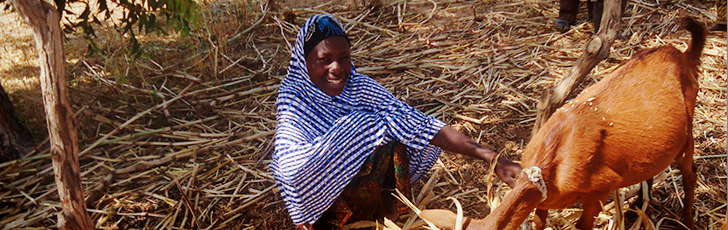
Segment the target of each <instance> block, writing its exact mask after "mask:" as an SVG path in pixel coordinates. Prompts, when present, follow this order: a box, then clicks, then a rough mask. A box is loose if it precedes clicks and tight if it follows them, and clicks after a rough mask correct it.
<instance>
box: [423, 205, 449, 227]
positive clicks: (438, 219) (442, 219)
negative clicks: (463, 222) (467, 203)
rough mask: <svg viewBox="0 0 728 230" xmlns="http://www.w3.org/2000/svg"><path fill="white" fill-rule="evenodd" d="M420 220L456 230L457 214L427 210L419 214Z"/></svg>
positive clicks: (441, 210) (439, 210) (442, 210)
mask: <svg viewBox="0 0 728 230" xmlns="http://www.w3.org/2000/svg"><path fill="white" fill-rule="evenodd" d="M419 216H420V218H422V219H424V220H426V221H430V222H432V223H433V224H435V225H437V226H438V227H441V228H446V229H455V220H456V218H457V214H455V213H454V212H452V211H450V210H445V209H426V210H422V212H420V214H419Z"/></svg>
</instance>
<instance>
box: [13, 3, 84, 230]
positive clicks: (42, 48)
mask: <svg viewBox="0 0 728 230" xmlns="http://www.w3.org/2000/svg"><path fill="white" fill-rule="evenodd" d="M10 2H11V3H12V4H13V7H14V8H15V9H16V10H17V11H18V13H20V15H21V16H22V17H23V18H24V19H25V21H26V23H28V24H29V25H30V27H32V28H33V36H34V38H35V44H36V48H37V49H38V54H39V56H40V59H39V60H40V70H41V71H40V72H41V73H40V87H41V90H42V92H43V104H44V107H45V111H46V122H47V123H48V133H49V138H50V143H51V149H50V151H51V157H52V158H53V172H54V173H55V178H56V186H57V187H58V194H59V196H60V199H61V206H62V207H63V210H62V211H61V213H59V214H58V228H59V229H74V230H75V229H92V228H93V225H92V224H91V218H89V215H88V213H87V212H86V204H85V203H84V201H83V187H81V176H80V169H79V163H78V136H76V124H75V121H74V119H73V112H72V111H71V102H70V98H69V96H68V91H67V88H66V87H67V86H66V66H65V65H66V63H65V57H64V53H63V37H61V24H60V21H61V14H60V13H59V12H58V10H57V9H56V8H55V7H53V6H52V5H50V4H49V3H47V2H44V1H42V0H11V1H10Z"/></svg>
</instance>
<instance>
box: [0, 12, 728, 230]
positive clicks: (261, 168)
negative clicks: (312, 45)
mask: <svg viewBox="0 0 728 230" xmlns="http://www.w3.org/2000/svg"><path fill="white" fill-rule="evenodd" d="M288 2H290V3H289V4H288V7H286V2H283V3H280V2H279V3H278V4H266V2H263V3H260V2H255V1H245V2H237V1H235V2H227V1H211V2H205V3H202V9H203V11H202V14H203V18H204V20H202V21H201V26H200V27H199V28H198V29H196V30H195V31H194V33H193V35H192V36H190V37H186V38H180V37H179V36H174V35H173V36H168V37H163V36H156V35H149V36H146V37H144V38H142V41H143V42H144V45H145V47H146V48H147V49H148V50H149V53H150V56H149V58H145V59H137V60H134V59H131V58H130V57H128V55H127V52H128V51H127V50H126V49H125V44H124V43H123V40H121V39H120V38H119V35H118V34H115V33H114V32H113V31H109V32H106V33H101V34H102V37H101V38H99V40H98V41H100V42H99V43H100V44H101V45H103V46H106V47H108V49H106V50H105V52H103V53H101V54H96V55H93V56H83V55H82V54H83V53H84V52H85V49H83V48H82V47H85V46H84V45H83V44H84V43H83V41H78V39H72V40H71V41H69V42H68V43H67V46H66V50H67V52H68V55H67V56H68V62H69V63H68V70H69V73H68V74H69V79H70V85H69V87H70V88H71V93H72V97H73V98H74V101H75V105H74V108H75V109H76V111H77V119H78V121H79V124H80V126H79V129H80V134H79V135H80V137H79V138H80V141H81V146H82V150H83V152H82V156H81V169H82V179H83V180H84V186H85V188H86V194H87V195H88V196H89V197H91V198H89V199H91V200H90V201H89V202H88V203H89V204H90V205H89V206H88V209H89V211H90V213H91V215H92V219H93V220H94V221H95V222H96V224H97V225H96V226H97V227H98V228H102V229H129V228H134V229H142V228H144V229H158V228H180V229H202V228H205V229H288V228H290V227H291V224H292V223H291V221H290V220H289V218H288V216H287V212H286V211H285V207H284V205H283V203H282V201H281V200H280V196H279V195H278V193H277V190H276V188H275V183H274V181H273V179H272V176H271V173H270V170H269V169H268V163H269V162H270V153H271V148H272V135H273V132H274V130H275V125H276V122H275V114H274V111H275V98H276V95H277V94H276V89H277V87H278V85H279V84H280V82H281V80H282V79H283V78H284V77H285V74H286V69H287V67H288V60H289V58H290V47H291V46H292V44H293V41H294V40H295V36H296V32H297V31H298V28H299V27H300V25H301V24H302V23H303V22H304V20H305V19H306V18H308V17H309V16H311V15H312V14H315V13H320V12H329V13H331V14H334V15H336V16H337V17H339V18H340V19H342V21H343V22H344V24H345V25H346V26H347V28H348V29H349V32H350V35H351V38H352V42H353V55H354V60H355V65H356V66H357V67H358V71H359V72H362V73H365V74H368V75H370V76H372V77H373V78H375V79H376V80H378V81H379V82H380V83H382V84H383V85H384V86H385V87H387V88H388V89H389V90H391V91H392V92H393V93H394V95H397V96H398V97H399V98H400V99H402V100H404V101H406V102H408V103H410V104H411V105H413V106H415V107H417V108H418V109H420V110H421V111H424V112H426V113H428V114H430V115H432V116H435V117H437V118H439V119H441V120H443V121H445V122H446V123H448V124H451V125H452V126H454V127H455V128H456V129H458V130H460V131H461V132H463V133H465V134H466V135H469V136H471V137H472V138H474V139H477V140H478V141H479V142H480V143H483V144H486V145H490V146H492V147H494V148H495V149H497V150H499V152H500V153H501V154H503V155H505V156H507V157H508V158H510V159H513V160H518V159H519V156H520V153H521V151H522V150H523V148H524V146H525V144H526V143H527V141H528V137H529V134H530V129H531V128H532V122H533V119H534V117H535V104H536V100H537V98H539V97H540V92H541V90H542V89H544V88H546V87H549V86H551V85H552V84H553V83H554V82H555V81H557V80H559V79H560V78H561V77H563V76H564V75H566V73H567V72H568V70H569V68H570V67H571V65H572V63H573V61H574V60H576V58H577V57H578V56H579V55H581V53H582V50H583V47H584V43H585V42H586V41H588V40H589V38H590V36H591V35H592V32H591V30H592V26H591V24H590V23H582V24H577V25H576V26H574V27H573V29H572V30H570V31H568V32H566V33H563V34H562V33H558V32H554V31H552V30H551V29H550V27H551V25H553V23H554V22H555V19H556V16H557V14H558V2H557V1H523V0H511V1H482V2H477V3H474V2H464V1H447V0H437V1H424V0H415V1H383V2H379V1H365V3H366V4H364V3H362V2H359V1H332V2H326V3H323V4H320V5H319V3H317V2H316V1H288ZM357 2H358V5H357V4H355V3H357ZM583 11H585V10H583ZM682 13H687V14H690V15H693V16H695V17H697V18H698V19H699V20H701V21H704V22H708V23H710V22H712V21H714V16H713V15H715V8H714V7H713V2H705V3H700V2H692V1H690V2H686V1H667V2H666V1H659V3H658V2H657V1H641V0H633V1H631V2H630V5H629V6H628V8H627V14H626V18H625V19H624V21H623V22H625V24H626V25H624V26H623V28H627V29H625V30H624V35H625V36H627V37H628V38H629V39H628V40H623V41H616V42H615V44H614V46H613V47H612V54H611V56H610V58H608V59H607V60H606V61H603V62H602V63H601V64H599V65H598V66H597V67H596V68H595V70H594V71H593V72H592V73H593V74H592V75H591V78H590V79H591V80H590V82H587V83H585V85H586V84H590V83H592V82H595V81H597V80H598V79H599V78H600V77H601V76H604V75H605V74H606V73H608V72H609V71H610V70H611V69H613V68H615V67H616V65H617V64H619V63H620V62H622V61H624V60H627V59H629V57H631V55H633V54H634V52H635V51H637V50H640V49H644V48H647V47H654V46H658V45H664V44H670V45H674V46H676V47H678V48H680V49H685V48H686V42H687V41H689V35H688V34H687V33H686V32H684V31H680V30H678V29H677V28H676V27H675V26H674V23H672V22H673V19H675V18H677V17H678V16H679V15H680V14H682ZM3 17H10V18H11V20H10V21H5V20H3V21H2V22H3V23H4V24H3V25H4V28H5V27H6V26H8V25H10V26H14V27H8V28H10V29H9V32H6V33H8V34H7V36H2V38H1V39H3V41H2V42H4V43H5V44H9V46H6V48H5V49H4V50H0V52H2V53H0V54H2V56H3V59H0V60H2V62H0V71H2V73H4V78H3V82H2V84H3V86H4V87H5V89H6V90H7V91H8V93H9V94H10V95H11V97H12V98H13V102H14V103H15V105H16V106H17V107H18V108H19V114H21V116H23V117H24V119H25V121H26V122H27V123H28V124H29V126H31V128H32V129H33V131H34V133H35V134H36V136H38V137H39V138H38V139H39V141H41V140H42V139H43V138H44V136H45V135H46V134H44V132H45V131H44V130H45V122H44V117H43V114H42V108H41V106H42V104H40V103H41V100H40V98H39V97H40V93H39V92H38V86H37V80H35V79H36V78H35V75H37V74H38V70H37V64H36V62H37V61H36V60H37V58H36V57H35V52H34V51H33V47H32V38H31V37H30V34H29V33H25V32H23V31H24V30H23V29H22V28H23V27H22V26H20V25H18V24H12V23H14V22H12V17H15V16H14V15H12V14H7V13H6V14H5V15H3ZM584 17H585V13H584V14H580V19H582V21H583V18H584ZM253 25H254V26H253ZM251 26H252V27H251ZM29 41H30V43H29ZM6 57H7V58H6ZM702 70H703V76H702V78H701V79H700V84H701V91H700V94H699V98H698V107H697V108H696V116H695V122H694V126H695V129H694V135H695V137H696V147H697V148H696V163H697V164H698V173H699V179H698V189H697V196H696V204H695V208H696V211H697V215H696V216H697V218H698V220H697V229H718V228H719V227H721V226H720V224H719V223H720V220H721V219H725V213H726V205H725V204H726V173H725V172H726V130H725V125H726V72H725V70H726V34H725V33H712V34H711V35H710V36H709V37H708V44H707V46H706V49H705V52H704V56H703V67H702ZM13 82H15V83H13ZM41 146H42V145H41ZM441 160H442V162H443V164H439V165H437V166H435V169H434V170H433V171H432V173H431V174H430V175H428V177H427V178H424V179H423V180H421V181H419V182H418V183H417V184H416V185H415V188H416V189H415V190H414V191H415V194H414V195H415V198H416V199H415V200H414V202H415V203H416V204H418V205H420V208H422V207H427V208H449V209H451V210H454V209H455V208H454V207H451V202H450V201H446V200H445V198H447V197H455V198H457V199H458V200H459V201H460V202H461V203H462V204H463V208H464V211H465V215H467V216H470V217H477V218H482V217H484V216H486V215H487V214H488V213H489V210H490V209H489V207H495V206H496V205H497V204H498V203H499V201H500V199H501V198H502V197H503V196H504V195H505V193H506V192H507V191H508V190H509V189H508V188H507V186H505V185H504V184H503V183H501V182H499V181H498V179H497V178H495V177H494V176H493V175H491V174H490V172H491V171H490V170H489V168H488V167H486V165H485V164H484V163H483V162H479V161H472V160H471V159H469V158H467V157H460V156H456V155H454V154H443V155H442V156H441ZM50 168H51V161H50V158H49V156H48V154H47V150H45V148H43V147H41V148H39V151H38V152H35V153H32V154H30V155H28V156H27V157H26V158H24V159H22V160H18V161H13V162H8V163H3V164H0V185H2V187H1V188H0V204H2V205H0V207H3V208H0V216H1V217H2V220H0V226H4V228H7V229H11V228H23V227H48V228H53V227H54V226H55V221H56V218H55V214H56V213H57V212H58V209H59V207H60V205H59V203H58V198H57V193H56V190H55V184H54V181H53V176H52V172H51V170H50ZM680 181H681V179H680V176H679V174H676V170H675V169H672V168H670V169H667V170H666V171H665V172H664V174H661V175H659V176H658V179H657V180H656V183H655V187H654V188H655V190H654V192H653V200H652V202H651V205H650V206H649V207H648V208H647V210H646V211H645V212H646V215H647V216H649V218H648V220H649V221H650V222H651V223H652V224H654V225H655V226H657V227H658V228H669V227H670V226H673V227H674V226H676V223H675V222H674V221H671V219H679V216H678V214H677V213H679V212H680V210H682V208H681V202H680V199H679V197H680V196H679V195H680V194H682V191H681V189H682V187H681V186H679V184H680ZM605 206H606V207H613V206H614V205H613V204H612V205H610V204H605ZM610 210H613V209H610ZM611 212H613V211H607V212H604V213H602V215H600V216H599V218H598V221H597V227H598V228H599V229H607V228H608V226H609V225H610V222H611V220H612V218H613V217H614V215H613V214H612V213H611ZM579 215H580V210H579V209H578V208H572V209H564V210H553V211H552V215H551V218H550V222H551V223H552V224H554V225H556V226H559V228H565V227H566V226H568V225H569V224H568V222H569V221H571V222H573V221H574V220H575V218H578V216H579ZM415 220H416V218H407V219H405V218H403V219H400V222H398V223H396V225H397V226H399V227H405V228H413V227H417V226H421V223H417V221H415ZM627 221H628V225H627V228H629V225H630V224H631V223H632V222H633V221H634V220H629V219H628V220H627Z"/></svg>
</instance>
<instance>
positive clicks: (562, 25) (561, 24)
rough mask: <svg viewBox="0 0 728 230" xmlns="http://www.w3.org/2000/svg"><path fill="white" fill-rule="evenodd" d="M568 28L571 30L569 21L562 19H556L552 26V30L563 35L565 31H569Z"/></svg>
mask: <svg viewBox="0 0 728 230" xmlns="http://www.w3.org/2000/svg"><path fill="white" fill-rule="evenodd" d="M570 28H571V23H569V21H566V20H563V19H556V24H555V25H554V30H556V31H559V32H561V33H564V32H566V31H569V29H570Z"/></svg>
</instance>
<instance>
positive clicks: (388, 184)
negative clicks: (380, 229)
mask: <svg viewBox="0 0 728 230" xmlns="http://www.w3.org/2000/svg"><path fill="white" fill-rule="evenodd" d="M409 171H410V170H409V161H408V159H407V146H405V145H403V144H401V143H399V142H396V141H393V142H390V143H388V144H386V145H384V146H381V147H379V148H377V149H375V150H374V152H373V153H372V154H371V155H369V157H368V158H367V160H366V161H365V162H364V164H363V165H362V167H361V169H360V170H359V173H357V174H356V175H355V176H354V178H353V179H352V180H351V182H349V184H348V185H347V186H346V188H344V191H343V192H342V193H341V195H339V197H338V198H337V199H336V200H335V201H334V204H333V205H331V207H330V208H329V209H328V210H327V211H326V212H324V214H323V216H322V217H321V218H319V220H318V221H316V223H314V224H313V228H314V229H315V230H320V229H339V228H341V227H343V226H344V225H346V224H351V223H354V222H357V221H361V220H369V221H379V222H380V223H382V220H383V218H384V217H385V216H389V215H392V214H393V213H404V212H406V211H407V206H405V205H404V204H402V203H401V202H399V201H398V200H397V199H396V198H394V196H392V195H391V194H392V193H394V194H396V192H395V191H394V189H395V188H396V189H399V191H400V192H402V194H411V183H410V172H409ZM393 221H394V220H393Z"/></svg>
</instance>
